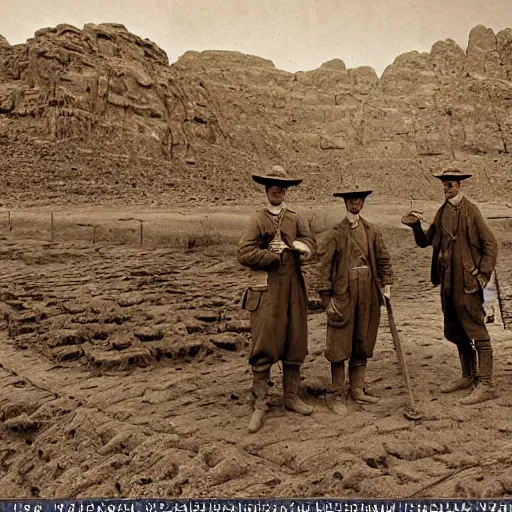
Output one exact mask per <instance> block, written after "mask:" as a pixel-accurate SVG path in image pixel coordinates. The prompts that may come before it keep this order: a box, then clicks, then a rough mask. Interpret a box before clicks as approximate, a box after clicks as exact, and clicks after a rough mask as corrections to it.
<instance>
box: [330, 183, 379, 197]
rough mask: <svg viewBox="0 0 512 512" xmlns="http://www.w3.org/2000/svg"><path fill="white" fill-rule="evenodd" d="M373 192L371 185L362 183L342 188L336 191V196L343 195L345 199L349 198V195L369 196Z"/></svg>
mask: <svg viewBox="0 0 512 512" xmlns="http://www.w3.org/2000/svg"><path fill="white" fill-rule="evenodd" d="M372 192H373V190H372V189H370V188H369V187H365V186H362V185H359V184H357V185H352V186H350V187H347V188H345V189H344V190H341V191H340V192H334V194H333V196H334V197H343V198H344V199H348V198H349V197H363V198H364V197H366V196H369V195H370V194H371V193H372Z"/></svg>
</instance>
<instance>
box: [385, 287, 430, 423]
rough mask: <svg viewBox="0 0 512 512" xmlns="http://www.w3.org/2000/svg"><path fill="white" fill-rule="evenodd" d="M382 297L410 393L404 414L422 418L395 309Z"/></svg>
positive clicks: (414, 418) (418, 418) (408, 416)
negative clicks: (401, 340) (397, 325)
mask: <svg viewBox="0 0 512 512" xmlns="http://www.w3.org/2000/svg"><path fill="white" fill-rule="evenodd" d="M382 297H383V299H384V303H385V304H386V309H387V312H388V320H389V329H390V331H391V337H392V338H393V343H394V345H395V349H396V355H397V356H398V362H399V363H400V368H401V370H402V375H403V376H404V381H405V386H406V387H407V392H408V394H409V403H408V404H407V405H406V407H405V410H404V416H405V417H406V418H407V419H409V420H421V419H422V418H423V413H422V412H421V411H419V410H418V408H417V407H416V401H415V400H414V395H413V393H412V386H411V381H410V379H409V371H408V369H407V363H406V362H405V357H404V353H403V350H402V344H401V343H400V337H399V336H398V330H397V328H396V325H395V319H394V318H393V309H392V308H391V301H390V300H389V298H388V297H386V296H385V295H384V294H382Z"/></svg>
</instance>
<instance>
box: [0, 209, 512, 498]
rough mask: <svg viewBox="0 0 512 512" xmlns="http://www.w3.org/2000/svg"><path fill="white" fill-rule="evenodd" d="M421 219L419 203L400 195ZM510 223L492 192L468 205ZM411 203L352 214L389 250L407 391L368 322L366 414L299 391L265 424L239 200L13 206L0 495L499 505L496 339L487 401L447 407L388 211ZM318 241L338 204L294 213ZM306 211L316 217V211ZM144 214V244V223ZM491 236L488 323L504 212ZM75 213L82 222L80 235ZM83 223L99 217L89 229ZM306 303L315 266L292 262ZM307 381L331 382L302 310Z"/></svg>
mask: <svg viewBox="0 0 512 512" xmlns="http://www.w3.org/2000/svg"><path fill="white" fill-rule="evenodd" d="M414 206H415V208H419V209H422V210H423V211H425V215H426V218H427V219H428V218H430V219H432V216H433V212H434V211H435V207H436V204H435V203H428V204H427V203H425V204H418V205H416V204H415V205H414ZM481 207H482V211H483V213H484V215H485V216H486V217H507V216H510V215H511V214H512V210H510V209H509V208H507V207H506V206H505V205H504V204H503V203H488V204H483V205H481ZM408 208H409V205H408V204H407V205H404V204H400V205H383V204H380V205H379V204H375V205H372V206H371V207H369V208H368V209H367V210H365V212H366V213H367V215H366V216H367V218H369V219H370V220H372V221H374V222H375V223H377V224H378V225H379V226H380V228H381V229H382V231H383V233H384V236H385V240H386V241H387V243H388V246H389V249H390V251H391V253H392V257H393V264H394V271H395V276H396V284H395V286H394V287H393V296H392V303H393V307H394V313H395V319H396V322H397V325H398V328H399V331H400V336H401V340H402V344H403V346H404V349H405V353H406V358H407V362H408V365H409V371H410V374H411V378H412V382H413V386H414V393H415V396H416V398H417V400H418V402H419V405H420V407H421V409H422V410H423V412H424V414H425V415H424V418H423V419H422V420H421V421H418V422H412V421H410V420H407V419H406V418H405V417H404V415H403V408H404V405H405V404H406V402H407V393H406V389H405V386H404V383H403V378H402V375H401V373H400V368H399V365H398V362H397V358H396V354H395V351H394V348H393V343H392V339H391V336H390V332H389V328H388V324H387V320H386V318H385V315H384V311H383V316H382V323H381V331H380V335H379V340H378V344H377V348H376V354H375V357H374V358H373V360H371V361H370V363H369V367H368V373H367V379H368V386H369V389H370V391H371V392H372V393H373V394H375V395H378V396H380V397H382V400H381V401H380V403H379V404H377V405H371V406H360V405H357V404H355V403H352V402H350V403H349V408H350V415H349V416H348V417H347V418H346V419H340V418H337V417H336V416H334V415H333V414H332V413H331V412H330V411H329V409H328V408H327V406H326V404H325V401H324V399H323V397H322V396H315V395H313V394H309V393H307V386H304V388H305V389H304V393H305V400H307V401H308V402H310V403H311V404H314V406H315V411H314V413H313V414H312V415H311V416H310V417H306V418H305V417H301V416H299V415H297V414H294V413H291V412H287V411H285V410H284V409H283V406H282V403H281V372H280V369H279V368H278V367H277V366H276V367H275V368H274V369H273V373H272V380H273V383H274V386H273V388H272V407H271V411H270V412H269V414H268V418H267V419H266V423H265V425H264V427H263V428H262V430H261V431H259V432H258V433H256V434H252V435H251V434H249V433H248V432H247V430H246V426H247V422H248V420H249V417H250V413H251V395H250V385H251V375H250V371H249V367H248V364H247V353H248V348H249V344H250V337H249V333H248V330H249V323H248V317H247V316H246V314H245V313H244V312H241V311H240V310H239V308H238V299H239V297H240V294H241V292H242V289H243V287H244V277H245V275H246V274H245V270H243V269H242V268H241V267H240V266H239V265H238V263H237V262H236V256H235V254H236V243H237V240H238V237H239V235H240V232H241V229H242V228H243V224H244V222H245V221H246V220H247V218H248V215H249V214H250V212H251V210H252V209H253V208H252V207H244V208H236V209H235V211H234V210H233V209H229V208H225V209H222V208H217V209H205V210H204V211H198V210H197V209H196V210H192V209H190V210H188V209H181V210H167V211H152V212H150V211H145V212H141V211H123V212H122V211H119V210H117V211H112V210H111V211H106V210H104V211H92V210H73V211H71V210H59V211H56V212H54V230H55V232H54V243H53V244H52V243H51V238H50V237H51V231H50V228H49V214H50V210H48V209H47V210H32V211H30V212H14V211H13V212H11V220H12V231H10V232H9V231H8V230H7V229H6V224H5V222H4V224H3V225H2V229H3V233H2V236H3V238H2V241H1V245H0V258H1V266H0V269H1V270H0V272H1V280H0V298H1V303H0V304H1V307H2V315H1V322H2V328H1V333H0V344H1V345H0V346H1V352H0V353H1V361H0V386H1V387H2V393H1V394H0V419H1V420H2V424H1V429H0V439H1V443H0V497H1V498H84V497H100V496H101V497H111V498H117V497H123V498H136V497H154V496H160V497H187V496H196V497H235V496H236V497H308V496H326V497H327V496H331V497H332V496H337V497H366V498H376V497H382V498H407V497H486V498H491V497H505V496H508V497H510V496H512V476H511V475H512V471H511V465H512V463H511V460H512V441H511V439H512V437H511V433H512V421H511V420H510V411H511V406H512V398H511V394H510V387H511V384H512V331H510V330H507V329H504V328H503V325H502V323H501V322H500V320H501V318H500V314H499V311H497V312H496V313H497V314H496V317H497V322H496V323H495V324H489V329H490V332H491V336H492V339H493V343H494V353H495V384H496V386H497V388H498V390H499V392H500V397H499V398H498V399H496V400H494V401H492V402H487V403H484V404H480V405H476V406H472V407H461V406H457V405H456V403H455V402H456V399H457V398H458V397H460V396H462V395H463V394H464V393H463V392H459V393H455V394H453V395H443V394H441V393H440V391H439V386H440V384H441V383H442V382H444V381H445V380H446V379H451V378H454V377H456V376H457V374H458V358H457V356H456V351H455V349H454V347H453V346H451V345H450V344H449V343H448V342H446V341H445V340H444V339H443V336H442V316H441V311H440V301H439V296H438V294H439V291H438V289H434V288H432V286H431V285H430V282H429V265H430V250H421V249H419V248H416V247H415V245H414V242H413V239H412V235H411V233H410V232H408V228H405V227H404V226H401V225H400V222H399V219H400V216H401V214H402V213H405V212H406V211H407V210H408ZM306 211H307V212H309V218H310V220H311V224H312V227H313V228H314V229H315V231H316V232H317V233H319V232H321V231H322V230H323V229H325V227H326V226H327V225H328V224H329V223H332V222H334V221H335V220H336V218H337V217H339V216H340V215H341V214H343V211H342V209H341V208H334V207H329V208H327V207H326V208H320V207H315V206H314V205H307V206H306ZM312 212H313V214H312ZM121 218H123V219H142V220H145V221H146V222H145V223H144V225H143V227H144V232H143V247H142V248H141V247H139V243H140V238H139V235H140V231H139V229H140V223H139V222H138V221H137V220H124V221H121V220H119V219H121ZM489 223H490V224H491V226H492V228H493V230H494V232H495V233H496V236H497V237H498V239H499V242H500V251H501V252H500V259H499V266H498V277H499V284H500V292H501V298H502V308H503V320H504V323H505V325H506V326H509V328H510V323H511V322H512V307H511V306H512V304H511V303H512V267H511V266H510V263H509V262H510V257H511V255H512V239H511V234H510V233H511V229H510V228H511V227H512V219H490V220H489ZM79 224H87V226H84V225H82V226H79ZM93 225H98V226H99V227H98V228H97V229H96V233H95V234H94V243H93ZM307 275H308V279H309V280H310V285H311V297H312V298H313V297H314V281H315V277H314V269H313V268H308V269H307ZM311 305H312V308H311V311H310V316H309V340H310V341H309V355H308V357H307V361H306V364H305V365H304V367H303V377H304V379H305V383H307V382H308V381H309V380H310V379H318V378H327V376H328V373H329V366H328V363H327V361H326V360H325V358H324V355H323V349H324V337H325V329H326V323H325V318H324V315H323V314H319V313H318V311H317V310H315V308H314V307H313V306H314V303H313V301H312V304H311Z"/></svg>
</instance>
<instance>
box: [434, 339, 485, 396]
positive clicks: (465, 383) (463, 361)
mask: <svg viewBox="0 0 512 512" xmlns="http://www.w3.org/2000/svg"><path fill="white" fill-rule="evenodd" d="M470 343H471V342H470V341H469V340H467V343H464V345H462V346H460V345H457V349H458V351H459V359H460V365H461V368H462V376H461V377H460V378H459V379H457V380H455V381H453V382H449V383H447V384H444V385H443V386H441V393H453V392H455V391H459V390H461V389H471V388H472V387H473V386H475V384H476V375H477V370H476V354H475V351H474V350H473V347H472V346H471V344H470Z"/></svg>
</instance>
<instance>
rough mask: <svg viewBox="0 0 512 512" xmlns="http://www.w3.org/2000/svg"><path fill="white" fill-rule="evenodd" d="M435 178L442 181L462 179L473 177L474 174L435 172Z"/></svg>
mask: <svg viewBox="0 0 512 512" xmlns="http://www.w3.org/2000/svg"><path fill="white" fill-rule="evenodd" d="M433 176H434V178H437V179H438V180H441V181H462V180H467V179H468V178H471V177H472V176H473V175H472V174H469V173H467V174H447V173H445V174H442V173H438V174H433Z"/></svg>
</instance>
